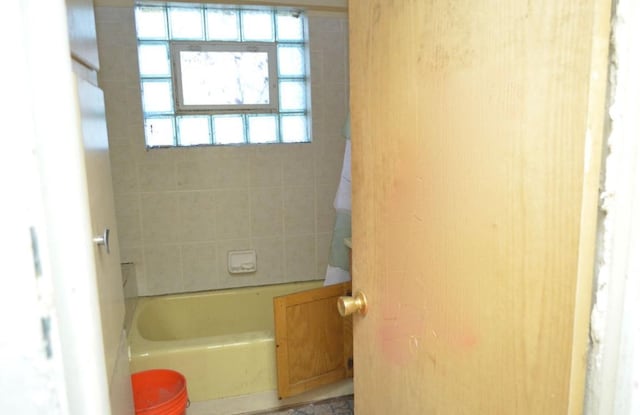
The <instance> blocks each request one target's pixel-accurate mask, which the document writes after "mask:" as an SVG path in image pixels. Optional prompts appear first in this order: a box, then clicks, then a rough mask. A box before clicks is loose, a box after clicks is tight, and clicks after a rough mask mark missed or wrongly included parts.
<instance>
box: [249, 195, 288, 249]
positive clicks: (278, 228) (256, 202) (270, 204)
mask: <svg viewBox="0 0 640 415" xmlns="http://www.w3.org/2000/svg"><path fill="white" fill-rule="evenodd" d="M282 197H283V196H282V187H256V188H252V189H251V235H252V236H253V237H267V236H281V235H282V233H283V217H284V215H283V214H284V210H283V206H282V205H283V198H282Z"/></svg>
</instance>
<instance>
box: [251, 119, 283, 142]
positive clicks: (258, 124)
mask: <svg viewBox="0 0 640 415" xmlns="http://www.w3.org/2000/svg"><path fill="white" fill-rule="evenodd" d="M277 130H278V123H277V122H276V117H275V115H257V116H250V117H249V142H250V143H276V142H278V134H277V133H278V131H277Z"/></svg>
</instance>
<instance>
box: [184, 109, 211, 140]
mask: <svg viewBox="0 0 640 415" xmlns="http://www.w3.org/2000/svg"><path fill="white" fill-rule="evenodd" d="M210 143H211V132H210V131H209V117H206V116H204V117H180V118H178V144H179V145H182V146H193V145H198V144H210Z"/></svg>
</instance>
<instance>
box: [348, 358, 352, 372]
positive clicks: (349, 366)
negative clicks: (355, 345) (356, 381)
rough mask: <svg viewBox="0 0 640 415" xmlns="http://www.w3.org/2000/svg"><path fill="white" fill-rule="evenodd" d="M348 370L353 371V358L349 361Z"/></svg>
mask: <svg viewBox="0 0 640 415" xmlns="http://www.w3.org/2000/svg"><path fill="white" fill-rule="evenodd" d="M347 368H349V369H353V358H352V357H350V358H348V359H347Z"/></svg>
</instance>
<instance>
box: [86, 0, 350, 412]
mask: <svg viewBox="0 0 640 415" xmlns="http://www.w3.org/2000/svg"><path fill="white" fill-rule="evenodd" d="M323 3H324V4H323ZM310 4H311V6H308V7H307V8H306V13H307V14H306V17H307V20H306V23H307V27H306V28H305V29H306V30H307V36H308V45H307V48H308V52H307V53H308V75H307V76H308V77H309V79H310V85H309V87H310V92H309V93H310V98H311V100H310V101H311V102H310V108H311V119H312V126H311V140H310V142H306V143H280V144H256V145H228V146H196V147H178V148H175V147H174V148H147V147H146V143H145V129H144V122H143V102H142V99H141V95H140V92H139V91H140V89H141V88H140V69H139V63H138V62H139V58H138V40H137V36H136V17H135V10H134V5H133V2H131V1H115V0H103V1H96V2H95V16H96V32H97V38H98V50H99V57H100V63H101V67H100V71H99V73H98V82H99V85H100V87H101V88H102V90H103V92H104V97H105V107H106V119H107V127H108V130H109V152H110V159H111V171H112V178H113V189H114V199H115V209H116V218H117V231H118V242H119V249H120V258H121V262H122V263H123V265H122V270H123V284H124V290H125V293H126V297H127V300H126V305H127V313H126V316H125V325H126V326H127V327H128V328H130V326H131V321H132V319H133V318H134V308H135V305H136V303H137V302H136V298H137V297H147V296H157V295H165V294H180V293H191V292H201V291H209V290H222V289H230V288H239V287H250V286H268V285H273V284H284V283H293V282H305V281H319V283H321V281H322V280H323V279H324V278H325V274H326V272H327V264H328V259H329V253H330V247H331V240H332V236H333V230H334V223H335V217H336V209H335V208H334V205H333V203H334V198H335V196H336V191H337V187H338V183H339V182H340V174H341V168H342V164H343V158H344V152H345V144H346V140H345V137H344V127H345V122H346V119H347V112H348V111H347V109H348V104H349V102H348V90H349V85H348V56H347V54H348V35H347V33H348V27H347V14H346V3H344V2H343V3H342V5H338V6H336V4H338V3H336V2H331V1H329V2H322V1H318V2H312V3H310ZM246 250H252V251H255V255H256V258H257V266H256V270H255V271H252V272H248V273H239V274H236V273H231V272H230V269H229V268H230V267H229V264H228V253H229V252H233V251H246ZM269 307H270V306H269ZM140 353H147V351H146V350H143V351H141V352H140ZM132 359H133V363H132V370H142V369H143V368H152V367H153V366H154V365H158V364H162V363H158V362H157V361H154V362H153V363H146V366H145V365H144V364H142V365H141V364H140V363H138V364H136V361H137V360H136V357H135V355H134V356H133V357H132ZM172 367H174V368H175V369H179V368H181V366H179V365H178V366H176V365H174V366H172ZM183 367H184V366H183ZM185 370H186V369H185ZM238 372H241V370H238ZM227 376H231V374H228V375H227ZM246 376H247V377H249V376H250V375H246ZM192 377H195V375H192ZM187 378H188V379H189V376H187ZM199 378H203V376H199ZM228 381H229V383H231V381H230V379H228ZM199 382H200V383H202V384H203V385H204V380H201V381H199ZM238 383H239V384H243V383H247V382H246V381H244V382H243V381H238ZM254 383H255V384H256V386H254V387H253V389H255V390H256V391H258V392H264V389H265V386H264V385H263V384H260V382H258V381H254ZM342 387H343V388H345V387H346V388H347V389H346V392H342V393H345V394H348V393H350V391H351V389H350V388H351V387H350V386H349V385H348V384H347V385H342ZM192 388H193V391H194V392H193V394H192V395H193V397H194V398H195V400H202V399H204V398H203V396H206V397H207V398H210V397H215V398H221V397H223V398H224V397H227V396H224V395H227V394H228V395H230V396H228V397H231V396H236V395H247V394H248V391H252V388H251V387H244V388H235V390H234V388H231V387H230V388H226V389H224V390H225V391H226V392H222V391H221V392H211V393H199V392H198V393H196V390H197V391H199V390H201V389H203V388H204V386H201V385H196V384H195V382H194V383H193V385H192ZM336 393H337V392H336ZM220 394H222V396H220ZM334 394H335V393H334ZM256 399H258V398H256V397H254V398H253V399H252V400H253V401H254V402H253V403H251V404H242V405H244V409H245V411H248V410H250V409H253V410H255V409H260V408H259V407H256V406H255V405H257V404H256V403H255V401H256ZM195 405H197V403H194V406H195ZM252 405H253V406H252ZM263 405H269V406H273V405H277V402H273V399H272V401H271V402H270V403H269V404H263Z"/></svg>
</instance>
